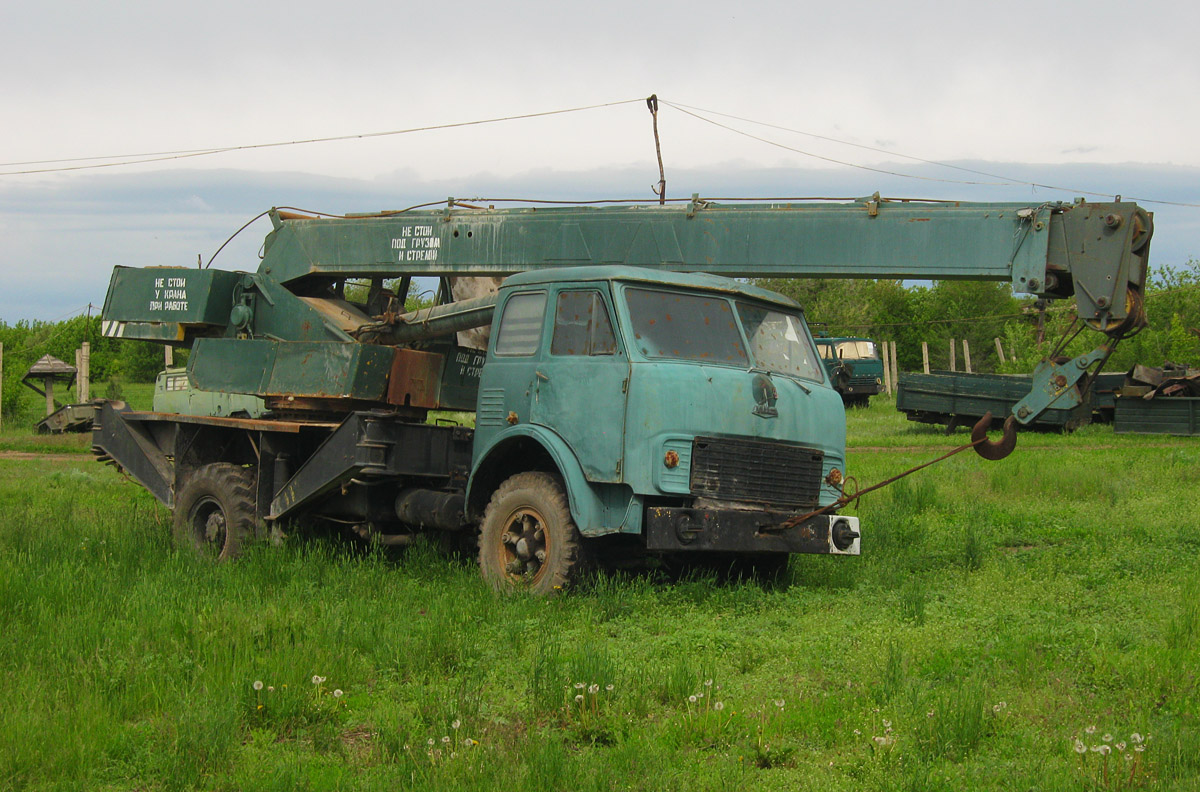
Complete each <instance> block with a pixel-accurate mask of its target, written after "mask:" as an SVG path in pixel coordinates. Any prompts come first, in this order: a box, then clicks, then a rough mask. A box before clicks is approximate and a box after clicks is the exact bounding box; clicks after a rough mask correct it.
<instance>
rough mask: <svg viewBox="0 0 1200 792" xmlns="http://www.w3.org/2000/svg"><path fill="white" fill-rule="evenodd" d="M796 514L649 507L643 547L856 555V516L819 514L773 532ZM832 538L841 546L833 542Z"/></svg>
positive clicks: (673, 549)
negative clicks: (836, 538) (837, 539)
mask: <svg viewBox="0 0 1200 792" xmlns="http://www.w3.org/2000/svg"><path fill="white" fill-rule="evenodd" d="M794 516H795V515H794V514H791V513H788V512H772V511H743V510H738V509H689V508H677V507H665V506H651V507H650V508H649V509H647V510H646V524H645V531H646V547H647V549H649V550H670V551H678V550H685V551H692V550H695V551H723V552H743V553H822V554H828V555H859V552H860V542H861V539H860V538H859V537H858V536H857V534H858V532H859V531H858V518H857V517H845V516H842V515H838V514H821V515H818V516H816V517H810V518H809V519H807V520H805V521H804V522H802V523H800V524H799V525H796V526H794V527H792V528H788V529H786V530H782V531H780V530H777V529H776V528H775V527H776V526H778V525H781V524H782V523H784V522H786V521H787V520H789V519H791V518H792V517H794ZM835 534H836V535H837V536H838V537H839V539H840V544H841V545H842V547H839V546H838V545H839V542H835V541H834V537H835ZM851 535H853V536H852V539H850V540H848V539H847V537H850V536H851Z"/></svg>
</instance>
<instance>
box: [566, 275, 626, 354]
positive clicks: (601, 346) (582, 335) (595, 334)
mask: <svg viewBox="0 0 1200 792" xmlns="http://www.w3.org/2000/svg"><path fill="white" fill-rule="evenodd" d="M616 351H617V339H616V336H615V335H614V334H613V327H612V321H611V320H610V319H609V318H608V309H607V308H606V307H605V305H604V298H602V297H601V296H600V292H598V291H594V290H590V289H589V290H580V291H564V292H560V293H559V295H558V304H557V307H556V310H555V312H554V338H553V340H552V341H551V342H550V354H552V355H612V354H615V353H616Z"/></svg>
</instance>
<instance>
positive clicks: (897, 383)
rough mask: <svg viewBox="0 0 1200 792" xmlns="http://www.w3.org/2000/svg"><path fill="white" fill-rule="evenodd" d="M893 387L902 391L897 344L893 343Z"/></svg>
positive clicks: (897, 390)
mask: <svg viewBox="0 0 1200 792" xmlns="http://www.w3.org/2000/svg"><path fill="white" fill-rule="evenodd" d="M892 387H893V388H894V389H895V390H896V392H897V393H898V392H899V391H900V365H899V364H898V363H897V362H896V342H895V341H893V342H892Z"/></svg>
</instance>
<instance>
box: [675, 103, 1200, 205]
mask: <svg viewBox="0 0 1200 792" xmlns="http://www.w3.org/2000/svg"><path fill="white" fill-rule="evenodd" d="M659 101H660V102H662V104H664V105H666V106H667V107H670V108H672V109H675V110H678V111H679V112H681V113H683V114H685V115H689V116H691V117H692V118H696V119H698V120H700V121H704V122H705V123H708V124H712V125H713V126H717V127H720V128H722V129H726V130H728V131H730V132H733V133H734V134H737V135H741V136H743V137H748V138H750V139H752V140H757V141H759V142H761V143H766V144H767V145H770V146H775V147H777V148H782V149H786V150H788V151H794V152H795V153H797V154H803V155H804V156H806V157H812V158H813V159H819V160H822V161H824V162H829V163H832V164H835V165H844V166H846V167H850V168H857V169H859V170H866V171H871V172H873V173H883V174H886V175H888V176H899V177H901V178H905V179H918V180H920V181H932V182H942V183H945V184H968V185H983V186H988V187H1007V186H1013V185H1019V186H1022V187H1037V188H1041V189H1045V190H1057V191H1059V192H1069V193H1074V194H1076V195H1090V196H1093V197H1099V198H1112V197H1113V195H1114V194H1113V193H1102V192H1096V191H1094V190H1080V189H1078V188H1075V187H1062V186H1058V185H1053V184H1043V183H1041V182H1032V181H1027V180H1025V179H1017V178H1013V177H1011V176H1004V175H1001V174H996V173H989V172H987V171H981V170H975V169H973V168H966V167H963V166H961V165H954V164H952V163H949V162H939V161H937V160H930V159H924V158H922V157H915V156H913V155H911V154H903V153H901V152H898V151H890V150H888V149H884V148H878V147H876V146H867V145H864V144H862V143H852V142H850V141H847V140H839V139H838V138H835V137H830V136H828V135H818V134H816V133H814V132H805V131H803V130H799V129H791V128H789V127H784V126H780V125H778V124H771V123H768V122H766V121H756V120H754V119H752V118H744V117H742V116H736V115H731V114H729V113H722V112H719V111H716V110H706V109H704V108H700V107H694V106H692V105H685V104H682V103H678V102H668V101H666V100H664V99H660V100H659ZM693 111H695V112H693ZM701 113H703V114H705V115H701ZM709 115H713V116H720V117H722V118H730V119H733V120H736V121H743V122H745V123H748V124H756V125H758V126H764V127H769V128H771V129H777V130H780V131H783V132H790V133H792V134H796V135H804V136H806V137H811V138H816V139H818V140H825V141H829V142H831V143H837V144H839V145H842V146H852V147H854V148H860V149H865V150H867V151H874V152H877V153H880V154H886V155H888V156H891V157H899V158H901V159H907V160H913V161H914V162H920V163H924V164H926V165H934V166H937V167H940V168H950V169H953V170H957V171H963V172H966V173H973V174H975V175H977V176H984V177H987V178H989V179H1002V180H1003V181H1000V182H981V181H969V180H964V179H939V178H937V177H933V176H918V175H916V174H913V173H901V172H898V171H892V170H888V169H886V168H875V167H871V166H869V165H862V164H859V163H854V162H846V161H845V160H839V159H835V158H833V157H826V156H822V155H820V154H816V153H814V152H811V151H804V150H802V149H798V148H796V147H794V146H789V145H786V144H784V143H779V142H777V141H774V140H769V139H768V138H764V137H760V136H758V135H754V134H751V133H750V132H746V131H745V130H741V129H738V128H736V127H732V126H729V125H728V124H722V123H721V122H719V121H715V120H713V119H712V118H708V117H707V116H709ZM1129 200H1131V201H1136V202H1138V203H1147V204H1160V205H1164V206H1187V207H1193V208H1200V204H1198V203H1186V202H1183V201H1164V200H1158V199H1153V198H1136V197H1132V196H1130V197H1129Z"/></svg>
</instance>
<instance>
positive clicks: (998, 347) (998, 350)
mask: <svg viewBox="0 0 1200 792" xmlns="http://www.w3.org/2000/svg"><path fill="white" fill-rule="evenodd" d="M996 355H997V357H999V358H1000V363H1001V364H1003V363H1004V345H1003V344H1001V343H1000V339H999V338H997V339H996Z"/></svg>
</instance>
